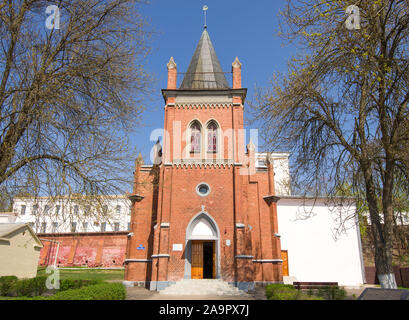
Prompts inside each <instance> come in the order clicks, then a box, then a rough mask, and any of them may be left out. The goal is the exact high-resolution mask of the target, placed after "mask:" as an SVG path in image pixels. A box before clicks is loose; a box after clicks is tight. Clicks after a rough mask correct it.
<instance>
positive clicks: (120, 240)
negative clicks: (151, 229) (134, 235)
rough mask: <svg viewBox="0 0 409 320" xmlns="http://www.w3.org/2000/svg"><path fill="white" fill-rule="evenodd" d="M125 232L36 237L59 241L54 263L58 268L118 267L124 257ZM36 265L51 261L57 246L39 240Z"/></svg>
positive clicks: (47, 263)
mask: <svg viewBox="0 0 409 320" xmlns="http://www.w3.org/2000/svg"><path fill="white" fill-rule="evenodd" d="M127 234H128V232H122V231H121V232H98V233H64V234H47V233H39V234H37V236H38V237H39V238H40V239H47V240H54V241H58V242H59V243H60V247H59V250H58V256H57V264H58V265H59V266H61V267H70V266H81V265H87V266H88V267H121V266H122V265H123V263H124V260H125V251H126V242H127ZM42 242H43V245H44V247H43V248H42V249H41V252H40V260H39V265H51V264H53V263H54V259H55V255H56V252H57V245H56V244H55V243H51V242H50V241H43V240H42Z"/></svg>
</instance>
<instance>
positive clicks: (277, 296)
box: [266, 284, 299, 300]
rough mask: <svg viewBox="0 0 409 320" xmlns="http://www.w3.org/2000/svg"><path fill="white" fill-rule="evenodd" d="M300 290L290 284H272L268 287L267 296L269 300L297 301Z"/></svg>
mask: <svg viewBox="0 0 409 320" xmlns="http://www.w3.org/2000/svg"><path fill="white" fill-rule="evenodd" d="M298 295H299V292H298V290H296V289H294V287H293V286H292V285H288V284H270V285H268V286H267V287H266V296H267V298H268V299H269V300H297V298H298Z"/></svg>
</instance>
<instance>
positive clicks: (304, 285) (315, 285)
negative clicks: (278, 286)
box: [293, 282, 338, 290]
mask: <svg viewBox="0 0 409 320" xmlns="http://www.w3.org/2000/svg"><path fill="white" fill-rule="evenodd" d="M293 286H294V288H295V289H298V290H302V289H320V288H323V287H337V286H338V282H294V283H293Z"/></svg>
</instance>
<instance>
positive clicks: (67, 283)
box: [59, 279, 103, 291]
mask: <svg viewBox="0 0 409 320" xmlns="http://www.w3.org/2000/svg"><path fill="white" fill-rule="evenodd" d="M101 283H103V282H102V281H101V280H73V279H64V280H61V281H60V289H59V290H60V291H66V290H70V289H79V288H82V287H85V286H92V285H95V284H101Z"/></svg>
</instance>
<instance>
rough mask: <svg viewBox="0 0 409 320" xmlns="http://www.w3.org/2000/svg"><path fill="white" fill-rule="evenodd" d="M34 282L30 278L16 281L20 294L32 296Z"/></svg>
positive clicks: (17, 290)
mask: <svg viewBox="0 0 409 320" xmlns="http://www.w3.org/2000/svg"><path fill="white" fill-rule="evenodd" d="M32 290H33V288H32V284H31V281H30V279H21V280H18V281H17V283H16V292H17V295H18V296H27V297H28V296H31V292H32Z"/></svg>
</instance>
